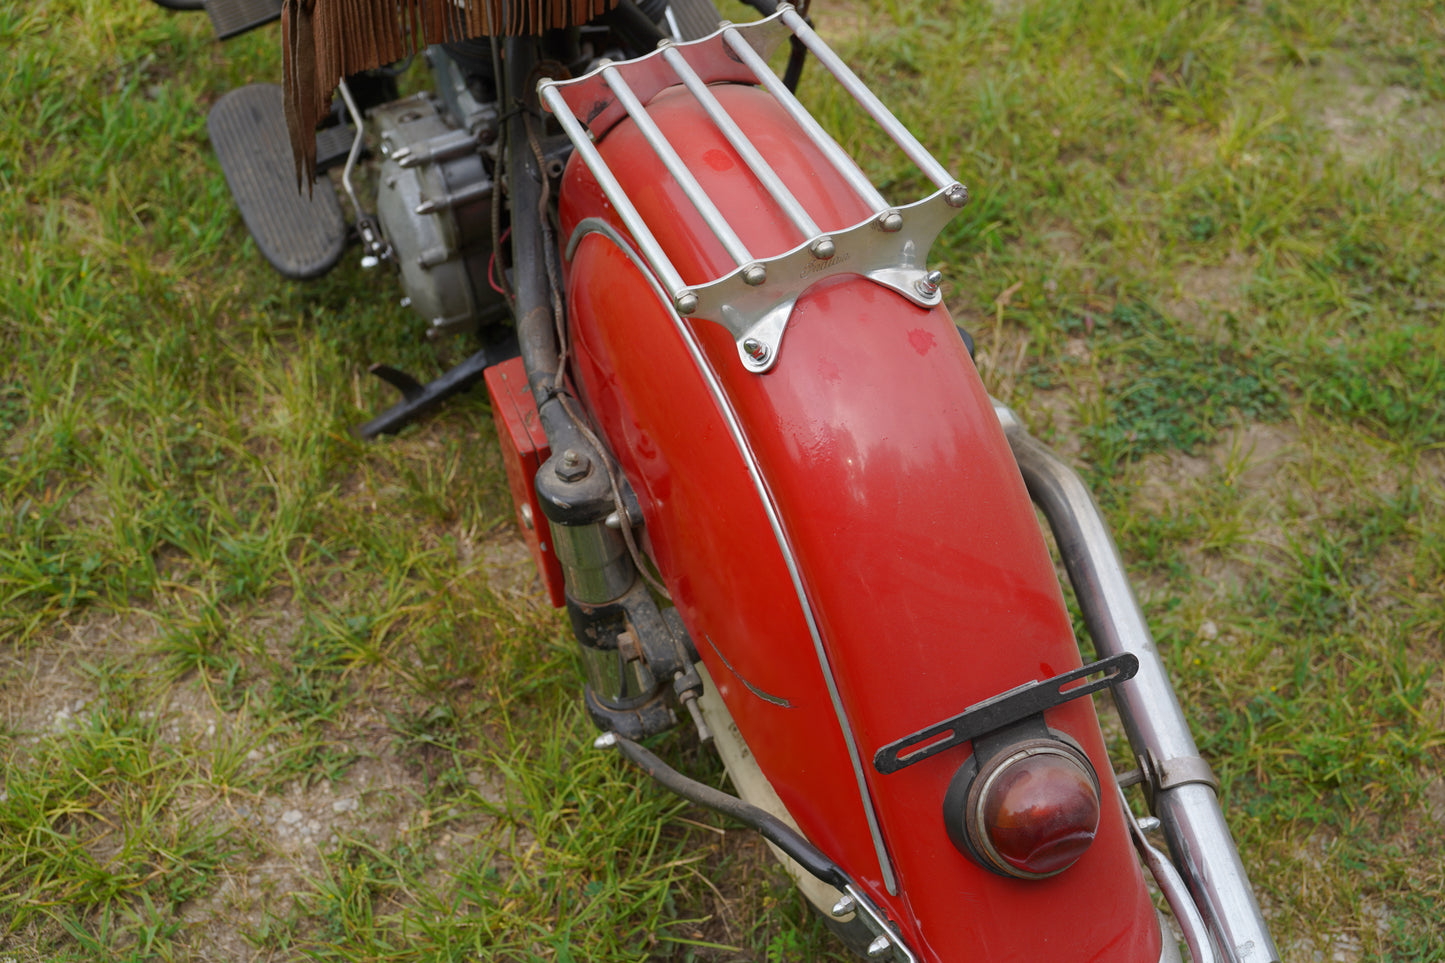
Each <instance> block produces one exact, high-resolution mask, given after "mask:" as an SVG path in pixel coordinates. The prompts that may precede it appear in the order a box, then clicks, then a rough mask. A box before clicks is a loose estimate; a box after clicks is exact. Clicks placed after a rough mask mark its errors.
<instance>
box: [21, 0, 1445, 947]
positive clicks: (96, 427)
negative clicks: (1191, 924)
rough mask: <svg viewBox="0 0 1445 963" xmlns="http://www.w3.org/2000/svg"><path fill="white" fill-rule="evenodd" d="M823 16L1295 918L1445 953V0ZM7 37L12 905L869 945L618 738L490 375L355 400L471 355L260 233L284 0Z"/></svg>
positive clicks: (81, 943)
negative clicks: (1112, 535)
mask: <svg viewBox="0 0 1445 963" xmlns="http://www.w3.org/2000/svg"><path fill="white" fill-rule="evenodd" d="M813 16H814V19H815V21H816V22H817V24H818V26H819V29H820V31H821V32H822V33H823V34H824V35H825V36H828V37H833V38H836V40H837V46H838V48H839V49H840V50H841V51H842V52H843V53H844V55H845V57H846V58H847V59H849V60H850V61H851V62H852V63H853V64H854V65H855V66H856V67H857V69H858V70H859V72H860V73H862V74H863V75H864V76H866V77H869V78H870V79H871V80H873V81H874V82H875V86H877V87H878V89H879V90H880V93H881V94H882V96H883V97H884V99H885V100H886V101H888V102H889V103H890V104H892V105H894V106H895V108H896V109H897V110H898V112H899V113H900V115H901V116H903V117H904V119H905V120H906V121H907V122H908V123H909V124H910V125H911V126H912V127H913V128H914V130H915V131H916V132H917V133H918V134H919V136H920V139H922V140H923V141H924V142H925V143H927V144H929V145H930V146H931V147H934V148H935V149H936V152H937V153H938V155H939V156H940V158H941V159H943V161H944V162H945V163H946V164H947V165H948V166H950V167H951V168H952V169H953V170H955V171H956V172H957V173H958V174H959V175H960V176H961V177H962V178H963V179H964V180H965V181H966V182H967V183H968V184H969V185H970V188H971V190H972V192H973V196H974V200H973V203H972V204H971V205H970V206H969V207H968V208H967V209H966V210H965V211H964V212H963V213H962V215H961V216H960V217H959V218H958V219H957V220H956V221H955V222H954V223H953V224H952V225H951V226H950V228H949V229H948V230H947V231H946V233H945V235H944V237H943V238H942V239H941V242H940V244H939V245H938V247H937V248H935V252H934V255H935V260H936V261H938V262H939V263H940V265H941V266H942V267H943V269H944V270H945V272H946V277H947V285H948V287H947V288H946V290H947V292H948V293H949V295H950V305H951V307H952V308H953V310H954V313H955V316H956V317H957V318H958V319H959V321H960V322H961V323H963V324H964V325H966V326H967V327H968V328H969V329H970V330H971V331H972V332H973V333H974V334H975V336H976V337H977V341H978V347H979V365H980V368H981V370H982V371H983V374H984V377H985V380H986V381H987V383H988V386H989V389H990V391H992V392H993V393H994V394H995V395H997V396H999V397H1002V398H1004V399H1006V400H1008V401H1009V402H1010V403H1011V404H1013V405H1014V406H1015V407H1016V408H1017V409H1018V410H1019V411H1020V412H1021V413H1022V414H1023V415H1024V417H1025V418H1026V419H1027V420H1028V421H1029V422H1030V424H1031V425H1032V427H1033V429H1034V430H1035V432H1036V433H1038V434H1039V435H1041V436H1042V437H1045V438H1047V439H1049V440H1050V441H1051V442H1052V443H1053V444H1054V445H1056V446H1057V447H1058V448H1059V449H1060V450H1061V451H1063V452H1064V453H1065V454H1066V456H1067V457H1069V458H1070V459H1071V460H1073V461H1074V462H1075V463H1077V464H1078V465H1079V466H1080V467H1081V468H1082V469H1083V470H1084V472H1085V474H1086V476H1087V477H1088V478H1089V480H1090V481H1091V483H1092V484H1094V485H1095V487H1096V489H1097V491H1098V492H1099V496H1100V498H1101V501H1102V502H1103V504H1104V506H1105V509H1106V511H1107V513H1108V514H1109V516H1110V518H1111V520H1112V522H1113V524H1114V526H1115V530H1116V535H1117V537H1118V540H1119V542H1120V545H1121V548H1122V549H1123V551H1124V553H1125V555H1126V557H1127V559H1128V562H1129V565H1130V568H1131V571H1132V572H1133V573H1134V575H1135V577H1136V586H1137V589H1138V591H1139V594H1140V596H1141V597H1142V599H1143V600H1144V602H1145V604H1146V608H1147V610H1148V612H1149V616H1150V619H1151V624H1152V625H1153V628H1154V630H1155V634H1156V636H1157V638H1158V640H1159V643H1160V647H1161V649H1162V651H1163V652H1164V655H1165V658H1166V660H1167V662H1168V663H1169V666H1170V668H1171V671H1172V672H1173V673H1174V676H1175V679H1176V682H1177V685H1178V688H1179V692H1180V697H1181V701H1182V702H1183V704H1184V705H1185V707H1186V711H1187V712H1188V713H1189V715H1190V716H1191V718H1192V719H1193V720H1194V722H1195V724H1196V727H1197V736H1198V739H1199V741H1200V744H1201V746H1202V747H1203V749H1204V751H1205V753H1206V755H1208V756H1209V758H1210V761H1211V763H1212V764H1213V766H1214V768H1215V770H1216V772H1218V773H1219V775H1220V776H1221V778H1222V780H1223V782H1224V795H1225V799H1226V802H1227V812H1228V815H1229V816H1230V819H1231V825H1232V827H1233V829H1234V832H1235V834H1236V836H1237V838H1238V839H1239V842H1240V844H1241V850H1242V852H1243V855H1244V859H1245V862H1246V865H1247V866H1248V868H1249V871H1250V873H1251V875H1252V877H1253V879H1254V881H1255V884H1256V886H1257V888H1258V890H1259V891H1260V893H1261V895H1262V899H1263V902H1264V904H1265V906H1266V908H1267V910H1268V912H1269V915H1270V917H1271V919H1272V921H1273V925H1274V927H1275V931H1276V935H1277V937H1278V938H1279V939H1280V942H1281V944H1282V945H1283V947H1284V948H1285V956H1286V958H1287V959H1311V958H1314V954H1316V953H1319V954H1322V955H1323V958H1326V959H1329V958H1335V959H1345V960H1391V961H1427V960H1442V959H1445V951H1442V950H1441V948H1440V943H1439V940H1438V935H1437V932H1436V931H1437V929H1438V925H1437V919H1438V908H1437V903H1438V901H1439V894H1440V893H1441V892H1442V891H1445V782H1442V777H1441V773H1442V761H1445V682H1442V676H1441V670H1440V665H1441V664H1442V661H1445V643H1442V636H1445V415H1442V405H1441V399H1442V398H1445V368H1442V365H1445V362H1442V358H1445V324H1442V315H1445V268H1442V260H1441V255H1440V254H1439V253H1438V243H1437V239H1438V238H1439V237H1441V236H1445V189H1442V186H1441V185H1442V184H1445V134H1441V130H1442V129H1445V123H1442V121H1445V73H1442V70H1441V67H1440V64H1441V63H1445V17H1442V14H1441V12H1440V10H1439V9H1438V6H1436V5H1428V4H1416V3H1403V2H1388V3H1365V2H1363V0H1328V2H1323V3H1309V4H1305V3H1290V2H1273V0H1272V2H1267V3H1243V2H1240V3H1227V2H1222V0H1216V2H1184V0H1158V2H1153V3H1147V4H1146V3H1135V2H1124V0H1106V2H1092V3H1084V2H1071V0H996V2H989V3H969V4H961V3H959V4H953V3H949V4H943V5H936V4H935V5H917V4H902V3H876V4H864V3H862V2H851V3H847V4H828V3H819V4H817V5H816V6H815V9H814V11H813ZM735 19H744V17H743V16H742V15H737V16H736V17H735ZM0 46H3V47H4V48H5V49H7V50H10V51H12V52H11V54H10V55H9V56H7V57H6V58H4V60H3V61H0V760H3V762H0V773H3V776H0V780H3V781H0V956H3V955H4V954H5V953H11V954H12V955H15V954H17V953H18V958H19V959H21V960H29V959H32V958H35V959H39V958H44V959H56V960H63V959H70V960H93V959H115V960H131V959H134V960H153V959H162V960H189V959H217V958H221V959H248V958H261V959H278V960H279V959H302V958H308V959H312V958H315V959H335V960H362V959H399V960H412V959H414V960H441V959H467V958H484V959H517V960H531V959H544V960H558V961H567V960H578V961H580V960H584V959H586V960H597V961H602V960H640V959H665V960H690V959H696V960H735V959H736V960H742V959H749V960H763V959H766V960H784V959H787V960H793V959H824V958H828V954H829V953H830V952H831V949H830V948H831V946H832V944H830V943H829V942H828V939H827V936H826V934H825V933H824V932H823V931H822V930H821V928H820V925H819V924H818V923H817V922H816V921H815V920H813V919H812V918H811V917H810V916H809V914H808V913H807V912H806V910H805V907H804V906H803V904H802V902H801V900H800V898H799V897H797V896H796V894H794V893H793V892H792V891H791V890H790V888H789V887H788V886H787V884H786V881H785V879H784V878H783V877H782V876H781V873H780V871H778V870H776V869H774V868H773V867H772V866H771V863H770V859H769V857H768V855H767V853H766V850H765V849H764V848H763V847H762V845H761V844H760V843H759V842H758V841H757V840H756V839H755V838H754V837H753V836H751V835H750V834H748V833H745V832H741V831H738V830H736V829H734V828H732V827H726V828H724V827H722V826H721V825H720V824H719V823H718V821H716V820H714V819H712V818H711V817H709V816H707V815H706V814H704V813H701V812H699V811H698V810H696V809H694V808H692V807H688V806H685V805H682V804H680V803H679V802H677V801H676V800H675V799H673V798H671V797H668V796H667V795H665V794H664V793H662V792H661V791H660V790H658V789H656V788H654V787H653V786H651V785H649V784H646V783H643V782H641V781H640V780H639V779H638V777H636V776H635V775H634V774H632V773H630V772H628V771H626V770H624V769H622V768H621V767H619V766H618V765H617V763H616V761H615V760H614V759H611V758H609V757H607V756H604V755H602V754H599V753H596V752H594V751H592V750H591V749H590V748H589V745H590V736H591V733H590V731H589V724H588V723H587V722H586V720H585V719H584V718H583V716H582V714H581V713H580V711H579V709H578V705H577V694H576V692H577V689H576V681H575V680H576V678H577V667H576V665H575V663H574V657H573V654H572V649H571V643H570V642H569V641H568V639H567V634H566V633H567V629H566V626H565V624H564V622H563V621H562V620H561V619H559V618H558V617H557V616H556V614H555V613H553V612H552V611H551V610H550V609H549V608H548V607H547V606H546V605H545V604H544V603H542V602H540V601H539V600H538V599H537V598H536V596H535V594H531V593H528V592H526V591H518V590H517V588H516V585H517V584H518V582H519V574H520V575H523V576H524V575H525V571H526V566H527V565H528V564H529V563H528V562H527V561H526V559H525V557H519V555H518V553H517V551H516V541H515V539H514V537H513V536H511V535H510V534H509V531H510V524H511V523H510V511H511V509H510V505H509V502H508V497H507V494H506V486H505V482H504V479H503V476H502V471H501V466H500V462H499V459H498V456H497V453H496V448H495V444H494V439H493V431H492V427H491V420H490V415H489V413H488V412H487V410H486V407H485V404H484V403H483V401H482V400H481V399H479V398H468V399H463V400H460V401H458V402H456V403H454V404H452V405H450V406H449V407H448V408H447V409H446V410H445V411H444V412H442V413H441V414H440V415H439V416H437V417H436V418H434V419H432V420H430V421H429V422H427V423H426V424H424V425H421V426H419V427H417V428H413V429H410V430H408V431H407V432H406V433H404V434H403V435H402V436H401V437H399V438H397V439H393V440H389V441H384V442H380V443H373V444H363V443H360V442H357V441H355V440H354V439H352V438H351V436H350V435H349V432H348V429H349V427H350V426H352V425H354V424H356V423H358V422H360V421H363V420H365V419H366V417H368V416H369V414H370V413H372V412H374V411H375V410H377V409H379V408H380V407H382V406H384V405H385V404H388V403H389V402H390V400H391V399H390V398H389V397H388V395H387V394H386V391H385V390H383V389H382V388H381V387H379V386H378V385H377V384H375V383H373V382H372V381H370V380H369V379H368V377H367V376H366V375H365V373H364V369H365V366H366V365H367V364H369V363H370V362H373V361H387V362H389V363H393V364H397V365H399V366H402V367H405V368H408V369H410V370H413V371H418V372H422V373H431V372H436V371H438V370H440V367H441V364H442V362H441V361H440V359H439V358H438V357H437V356H436V354H435V352H434V349H432V348H430V347H428V346H427V345H426V344H425V343H424V342H423V340H422V338H421V337H420V330H419V329H420V327H421V325H420V323H419V322H417V321H415V320H414V319H413V318H412V317H411V315H409V314H408V312H407V311H406V310H404V309H402V308H400V307H398V306H397V304H396V298H397V294H398V292H397V291H396V290H395V289H394V288H393V287H392V286H390V285H389V284H388V283H387V282H386V280H385V279H382V278H377V277H374V276H372V275H369V274H367V273H365V272H364V271H362V270H360V268H359V267H358V266H357V265H356V263H355V258H354V257H350V256H348V257H347V258H346V259H345V261H344V262H343V265H342V267H340V268H339V269H338V270H337V271H336V272H334V273H333V274H332V275H330V276H329V277H328V278H326V279H325V280H323V281H320V282H316V283H313V284H309V285H291V284H287V283H284V282H281V281H279V280H278V279H276V278H275V277H274V276H273V275H271V274H270V272H269V269H267V268H266V267H265V265H264V264H263V263H262V262H261V261H260V259H259V257H258V256H257V254H256V252H255V249H254V247H253V245H252V244H251V242H250V241H249V240H248V239H247V238H246V235H245V232H244V229H243V228H242V226H241V224H240V221H239V218H238V217H237V216H236V214H235V212H234V209H233V208H232V206H231V203H230V200H229V196H228V193H227V190H226V187H225V184H224V181H223V179H222V177H221V175H220V172H219V168H218V167H217V165H216V163H215V161H214V159H213V158H212V156H211V153H210V148H209V145H208V143H207V139H206V134H205V128H204V121H205V114H206V110H207V109H208V107H209V105H210V104H211V103H212V102H214V100H215V99H216V98H217V97H218V96H219V95H220V94H221V93H223V92H224V91H225V90H227V89H229V88H231V87H233V86H236V85H238V84H241V83H244V82H247V81H249V80H252V79H272V78H274V77H275V76H276V74H277V70H278V67H277V63H278V55H277V50H276V33H275V31H274V29H272V30H263V31H259V32H257V33H256V34H254V35H250V36H248V37H245V38H242V39H240V40H238V41H235V42H232V43H230V44H228V45H226V46H224V47H218V46H216V45H214V44H213V42H212V41H211V40H210V37H209V27H208V25H207V24H206V23H205V20H204V17H201V16H183V15H173V14H169V13H166V12H164V11H162V10H160V9H159V8H156V7H153V6H152V5H149V4H144V3H140V2H135V3H130V4H126V5H107V4H98V3H89V2H84V0H66V2H41V3H39V4H31V5H28V6H26V5H19V4H10V5H9V6H5V7H3V8H0ZM804 92H805V95H806V96H807V97H808V98H809V99H810V100H811V101H813V102H814V103H815V104H816V105H817V109H818V112H819V113H820V114H821V115H822V116H824V117H825V118H827V119H828V121H829V122H830V123H833V124H834V125H835V127H836V128H837V129H838V130H839V132H840V135H841V137H842V139H844V140H845V141H847V142H849V143H851V144H854V145H857V146H858V147H859V149H860V150H861V151H862V152H863V153H864V155H865V156H867V157H868V158H869V159H870V164H871V166H872V168H873V170H872V173H873V174H874V176H875V177H876V178H877V179H878V181H879V183H881V184H882V185H883V186H884V190H885V192H886V193H888V194H889V195H890V196H894V197H897V198H907V199H911V197H909V195H910V194H911V193H912V192H917V191H921V190H923V189H924V185H923V184H922V183H921V182H920V181H919V179H918V178H917V176H916V174H915V173H914V172H912V171H911V169H910V168H909V167H908V165H906V164H905V163H904V162H903V161H902V160H901V159H898V158H894V157H893V156H892V155H891V154H890V153H889V152H887V151H884V150H882V149H880V148H879V146H878V140H877V136H876V133H874V132H872V131H871V130H870V129H869V128H868V127H866V126H864V125H857V124H855V123H854V122H852V121H851V120H849V119H848V117H847V115H846V113H845V111H844V109H843V98H842V97H841V96H840V95H839V94H838V93H836V92H834V91H830V90H829V89H828V88H827V86H826V85H825V84H823V83H822V82H821V71H819V70H818V69H817V65H816V64H811V65H810V66H809V68H808V72H807V75H806V77H805V88H804ZM663 751H665V752H666V753H668V754H669V756H670V758H672V759H673V760H674V761H675V762H677V763H678V764H680V765H682V766H684V767H685V768H688V769H690V770H691V771H693V772H696V773H699V774H701V775H702V776H703V777H704V778H708V779H713V780H719V779H721V775H720V773H719V770H718V767H717V765H716V763H714V762H712V761H710V760H709V759H708V758H707V756H705V755H702V754H699V753H697V752H696V751H695V750H693V749H691V748H690V747H689V745H688V740H687V739H686V738H684V737H682V736H678V737H676V738H672V739H669V740H665V744H664V746H663ZM313 823H314V825H315V828H313Z"/></svg>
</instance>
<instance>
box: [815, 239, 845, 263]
mask: <svg viewBox="0 0 1445 963" xmlns="http://www.w3.org/2000/svg"><path fill="white" fill-rule="evenodd" d="M808 250H810V251H812V252H813V257H815V258H817V259H818V260H820V261H827V260H829V259H830V258H832V256H833V255H835V254H837V253H838V246H837V245H836V244H834V243H833V239H832V238H831V237H820V238H818V239H817V240H816V241H814V242H813V243H812V244H810V245H808Z"/></svg>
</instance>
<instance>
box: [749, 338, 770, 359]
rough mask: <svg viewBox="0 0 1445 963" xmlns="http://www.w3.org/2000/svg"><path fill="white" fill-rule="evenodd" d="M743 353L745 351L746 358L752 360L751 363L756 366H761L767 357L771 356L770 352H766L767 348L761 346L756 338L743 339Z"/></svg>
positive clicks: (763, 345)
mask: <svg viewBox="0 0 1445 963" xmlns="http://www.w3.org/2000/svg"><path fill="white" fill-rule="evenodd" d="M743 351H745V352H746V353H747V356H748V357H749V358H752V359H753V361H754V362H756V363H757V364H762V363H763V362H764V361H767V360H768V355H770V354H772V352H771V351H769V350H768V346H767V345H765V344H763V343H762V342H761V341H759V340H758V339H757V338H746V339H744V340H743Z"/></svg>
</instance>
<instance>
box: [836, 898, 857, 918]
mask: <svg viewBox="0 0 1445 963" xmlns="http://www.w3.org/2000/svg"><path fill="white" fill-rule="evenodd" d="M857 902H858V901H857V900H855V899H854V898H853V897H852V896H850V895H848V894H847V893H844V894H843V895H842V896H841V897H840V898H839V899H838V902H836V903H834V904H833V911H832V912H833V915H834V916H836V917H839V918H842V917H844V916H847V915H848V914H849V913H851V912H853V907H854V906H855V905H857Z"/></svg>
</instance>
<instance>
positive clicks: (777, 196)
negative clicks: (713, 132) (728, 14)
mask: <svg viewBox="0 0 1445 963" xmlns="http://www.w3.org/2000/svg"><path fill="white" fill-rule="evenodd" d="M662 56H663V59H664V60H666V61H667V63H668V66H670V67H671V68H672V69H673V72H674V73H676V74H677V76H678V79H679V80H681V81H682V82H683V84H684V85H685V86H686V87H687V89H688V90H689V91H691V92H692V95H693V96H694V97H696V98H697V102H698V103H699V104H701V105H702V109H703V110H704V111H706V112H707V115H708V117H710V118H711V119H712V122H713V123H714V124H716V125H717V129H718V130H719V131H721V132H722V135H723V136H724V137H726V138H727V141H728V143H729V144H731V145H732V146H733V149H734V150H736V151H737V152H738V156H740V157H741V158H742V159H743V162H744V163H746V164H747V165H748V169H749V170H750V171H752V172H753V174H754V175H755V176H756V177H757V179H758V180H759V181H760V182H761V183H762V185H763V187H765V188H766V189H767V191H768V193H769V194H771V195H772V197H773V200H775V201H777V202H778V206H779V207H781V208H782V209H783V212H784V213H786V214H787V215H788V220H790V221H792V222H793V226H794V227H796V228H797V229H798V230H799V231H801V232H802V234H803V237H804V238H815V237H817V236H818V235H820V234H822V233H823V232H822V231H821V230H820V229H819V228H818V225H817V224H816V223H814V222H813V219H812V218H811V217H810V216H809V215H808V212H807V211H806V210H805V209H804V208H803V205H802V204H800V203H798V199H797V198H796V197H794V196H793V192H792V191H790V190H788V188H787V185H785V184H784V183H783V182H782V179H781V178H779V177H778V175H777V172H776V171H774V170H773V168H772V167H771V166H769V164H768V162H767V161H766V160H764V159H763V155H762V154H760V153H758V149H757V148H756V147H754V146H753V142H752V141H750V140H748V136H747V134H744V133H743V131H742V128H741V127H739V126H738V125H737V122H736V121H734V120H733V119H732V117H730V116H729V115H728V112H727V111H726V110H724V109H723V105H722V104H720V103H718V100H717V98H716V97H714V96H713V95H712V91H710V90H708V89H707V84H705V83H703V82H702V78H701V77H699V76H698V75H697V74H696V73H695V72H694V71H693V69H692V68H691V67H689V66H688V64H687V58H686V57H684V56H683V55H682V54H680V53H678V52H677V50H676V49H674V48H673V47H672V46H670V45H669V46H664V47H663V48H662ZM828 249H829V250H830V251H831V249H832V245H831V244H830V245H829V248H828ZM814 253H815V254H817V255H818V256H819V257H831V256H832V255H831V253H830V254H820V253H819V252H818V251H814Z"/></svg>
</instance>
